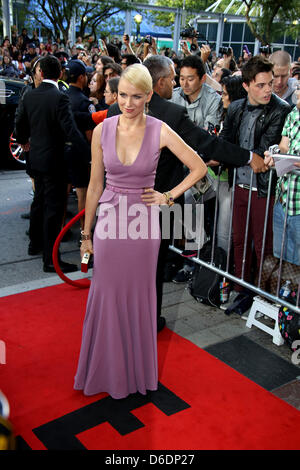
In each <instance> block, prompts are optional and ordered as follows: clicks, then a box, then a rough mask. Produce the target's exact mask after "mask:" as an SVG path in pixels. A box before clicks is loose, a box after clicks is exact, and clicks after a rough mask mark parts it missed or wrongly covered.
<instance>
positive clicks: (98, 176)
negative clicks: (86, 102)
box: [80, 124, 104, 256]
mask: <svg viewBox="0 0 300 470" xmlns="http://www.w3.org/2000/svg"><path fill="white" fill-rule="evenodd" d="M101 132H102V124H99V125H98V126H97V127H95V129H94V132H93V137H92V145H91V150H92V166H91V176H90V182H89V186H88V190H87V196H86V204H85V219H84V230H83V234H84V235H85V236H87V237H90V238H89V239H88V240H83V241H82V244H81V248H80V252H81V255H82V256H83V254H84V253H86V252H87V251H89V252H90V253H93V245H92V240H91V232H92V226H93V223H94V219H95V215H96V210H97V207H98V203H99V199H100V197H101V194H102V192H103V183H104V165H103V153H102V147H101Z"/></svg>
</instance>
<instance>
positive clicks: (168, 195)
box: [163, 191, 174, 207]
mask: <svg viewBox="0 0 300 470" xmlns="http://www.w3.org/2000/svg"><path fill="white" fill-rule="evenodd" d="M163 195H164V196H165V198H166V200H167V204H168V206H169V207H171V206H173V204H174V198H173V196H172V194H171V193H170V191H167V192H165V193H163Z"/></svg>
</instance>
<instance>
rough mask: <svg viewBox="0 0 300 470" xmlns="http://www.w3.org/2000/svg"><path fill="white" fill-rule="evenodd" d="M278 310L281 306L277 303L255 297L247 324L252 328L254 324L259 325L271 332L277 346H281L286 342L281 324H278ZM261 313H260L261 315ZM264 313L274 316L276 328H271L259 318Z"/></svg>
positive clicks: (258, 326) (260, 327)
mask: <svg viewBox="0 0 300 470" xmlns="http://www.w3.org/2000/svg"><path fill="white" fill-rule="evenodd" d="M278 311H279V307H278V306H276V305H275V304H271V303H270V302H268V301H267V300H264V299H262V298H261V297H259V296H256V297H254V299H253V304H252V307H251V309H250V312H249V315H248V319H247V323H246V326H247V327H248V328H251V326H252V325H254V326H257V328H259V329H261V330H263V331H265V332H266V333H269V335H271V336H272V337H273V343H274V344H276V345H277V346H281V345H282V344H283V343H284V339H283V338H282V336H281V333H280V330H279V325H278ZM259 314H260V315H259ZM263 315H265V316H267V317H270V318H272V320H274V322H275V323H274V328H270V327H269V326H267V325H265V324H264V323H262V322H261V321H259V320H258V318H259V317H262V316H263Z"/></svg>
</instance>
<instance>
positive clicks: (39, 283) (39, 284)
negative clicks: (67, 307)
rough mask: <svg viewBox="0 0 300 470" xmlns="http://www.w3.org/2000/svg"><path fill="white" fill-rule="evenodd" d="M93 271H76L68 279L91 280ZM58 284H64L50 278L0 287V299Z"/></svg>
mask: <svg viewBox="0 0 300 470" xmlns="http://www.w3.org/2000/svg"><path fill="white" fill-rule="evenodd" d="M92 272H93V269H89V270H88V272H87V273H82V272H81V271H77V272H75V273H70V274H69V275H68V277H69V278H70V279H71V280H72V281H77V280H79V279H85V278H88V279H89V278H91V276H92ZM59 284H65V282H64V281H63V280H62V279H61V278H60V277H59V276H51V277H48V278H46V279H38V280H36V281H29V282H22V283H20V284H15V285H12V286H7V287H2V289H0V297H7V296H9V295H14V294H21V293H23V292H28V291H31V290H36V289H42V288H43V287H50V286H55V285H59Z"/></svg>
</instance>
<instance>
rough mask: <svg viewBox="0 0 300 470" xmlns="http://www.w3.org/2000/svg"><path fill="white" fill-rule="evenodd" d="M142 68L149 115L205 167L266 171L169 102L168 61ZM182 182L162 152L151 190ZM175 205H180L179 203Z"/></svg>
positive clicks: (171, 74) (171, 77)
mask: <svg viewBox="0 0 300 470" xmlns="http://www.w3.org/2000/svg"><path fill="white" fill-rule="evenodd" d="M143 64H144V65H145V66H146V67H147V68H148V70H149V72H150V74H151V76H152V80H153V90H154V93H153V95H152V98H151V101H150V103H149V114H151V115H152V116H154V117H156V118H157V119H160V120H161V121H163V122H165V123H166V124H168V125H169V126H170V127H171V128H172V129H173V130H174V131H175V132H176V133H177V134H178V135H179V136H180V137H181V138H182V139H183V140H184V141H185V142H186V143H187V144H188V145H190V146H191V147H192V148H193V149H194V150H196V151H197V152H198V154H199V155H201V157H202V158H203V160H204V161H206V162H207V163H208V162H209V161H210V162H212V161H213V162H222V163H227V164H229V165H235V166H242V165H245V164H247V163H248V162H250V160H251V163H250V165H251V167H252V168H253V170H254V172H255V173H256V172H261V171H263V172H265V171H267V167H266V165H265V164H264V160H263V158H261V157H260V156H259V155H256V154H254V153H253V154H252V152H249V150H244V149H242V148H240V147H239V146H237V145H233V144H229V142H226V141H224V140H222V139H220V138H218V137H217V136H215V135H210V134H209V133H208V132H206V131H205V130H204V129H201V128H200V127H199V126H197V125H196V124H194V123H193V121H191V120H190V119H189V117H188V114H187V111H186V109H185V108H184V107H183V106H180V105H177V104H175V103H172V102H171V101H168V100H170V98H171V97H172V92H173V88H174V86H175V69H174V64H173V62H172V60H171V59H169V58H168V57H166V56H159V55H154V56H150V57H148V58H147V59H146V60H145V61H144V62H143ZM119 113H120V110H119V107H118V105H117V104H114V105H112V106H110V108H109V110H108V114H107V117H110V116H113V115H115V114H119ZM228 144H229V145H228ZM183 178H184V168H183V165H182V163H181V161H180V160H178V158H176V157H175V156H174V155H173V154H172V152H170V150H169V149H167V148H165V149H162V152H161V155H160V158H159V161H158V166H157V170H156V179H155V186H154V189H155V190H157V191H159V192H166V191H168V190H169V189H170V188H172V187H173V186H176V185H177V184H179V183H180V182H181V181H182V180H183ZM176 202H178V203H180V201H176ZM169 242H170V241H169V240H162V242H161V247H160V252H159V256H158V266H157V277H156V289H157V316H158V330H161V329H162V328H163V327H164V325H165V319H164V318H163V317H162V316H161V304H162V287H163V278H164V266H165V260H166V256H167V253H168V246H169Z"/></svg>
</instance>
